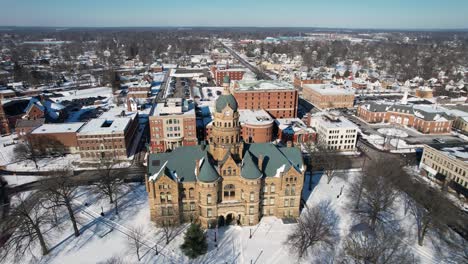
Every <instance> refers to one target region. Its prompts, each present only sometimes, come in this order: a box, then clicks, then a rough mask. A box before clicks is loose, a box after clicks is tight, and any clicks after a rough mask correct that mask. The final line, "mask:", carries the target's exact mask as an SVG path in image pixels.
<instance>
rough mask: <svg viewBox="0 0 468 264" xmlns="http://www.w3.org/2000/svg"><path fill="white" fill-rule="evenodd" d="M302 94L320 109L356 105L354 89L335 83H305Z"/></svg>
mask: <svg viewBox="0 0 468 264" xmlns="http://www.w3.org/2000/svg"><path fill="white" fill-rule="evenodd" d="M302 96H303V97H304V99H305V100H308V101H309V102H311V103H312V104H313V105H314V106H316V107H318V108H320V109H333V108H352V107H353V106H354V90H352V89H345V88H340V87H337V86H334V85H327V84H305V85H304V86H303V90H302Z"/></svg>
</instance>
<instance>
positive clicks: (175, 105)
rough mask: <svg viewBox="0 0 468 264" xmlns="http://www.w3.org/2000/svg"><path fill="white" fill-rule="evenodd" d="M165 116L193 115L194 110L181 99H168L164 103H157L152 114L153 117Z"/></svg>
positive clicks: (191, 105)
mask: <svg viewBox="0 0 468 264" xmlns="http://www.w3.org/2000/svg"><path fill="white" fill-rule="evenodd" d="M167 115H195V108H194V106H193V104H191V103H189V102H188V101H187V100H184V99H182V98H168V99H166V101H165V102H161V103H158V104H157V105H156V107H155V109H154V113H153V116H167Z"/></svg>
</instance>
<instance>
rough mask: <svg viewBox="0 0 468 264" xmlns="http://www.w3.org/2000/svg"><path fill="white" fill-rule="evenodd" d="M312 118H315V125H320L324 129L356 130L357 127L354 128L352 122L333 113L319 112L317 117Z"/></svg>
mask: <svg viewBox="0 0 468 264" xmlns="http://www.w3.org/2000/svg"><path fill="white" fill-rule="evenodd" d="M312 118H317V124H320V125H321V126H322V127H326V128H349V129H353V128H354V129H356V130H357V129H358V126H356V125H355V124H354V123H353V122H351V121H349V120H348V119H346V118H344V117H343V116H338V115H336V114H334V113H329V112H321V113H319V114H317V115H314V116H313V117H312Z"/></svg>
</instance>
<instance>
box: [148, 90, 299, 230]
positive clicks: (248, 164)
mask: <svg viewBox="0 0 468 264" xmlns="http://www.w3.org/2000/svg"><path fill="white" fill-rule="evenodd" d="M240 130H241V129H240V122H239V113H238V104H237V102H236V99H235V98H234V96H232V95H231V94H230V93H229V90H228V88H227V87H226V89H225V91H224V93H223V95H221V96H219V97H218V99H217V101H216V106H215V113H214V121H213V128H212V132H211V135H210V139H209V145H208V146H204V145H202V146H183V147H179V148H177V149H175V150H174V151H172V152H168V153H158V154H151V155H150V156H149V159H148V174H147V175H146V189H147V192H148V198H149V206H150V217H151V220H152V221H154V222H156V224H158V225H163V224H168V223H180V222H184V221H192V220H193V221H196V222H199V223H200V224H201V225H202V226H203V227H205V228H213V227H215V226H217V225H220V226H222V225H227V224H239V225H255V224H258V222H259V220H260V218H261V217H262V216H276V217H279V218H287V217H298V216H299V208H300V199H301V193H302V187H303V181H304V173H305V170H306V167H305V165H304V163H303V160H302V155H301V152H300V150H299V149H297V148H293V147H278V146H276V145H273V144H271V143H262V144H258V143H253V144H246V143H244V142H242V141H240Z"/></svg>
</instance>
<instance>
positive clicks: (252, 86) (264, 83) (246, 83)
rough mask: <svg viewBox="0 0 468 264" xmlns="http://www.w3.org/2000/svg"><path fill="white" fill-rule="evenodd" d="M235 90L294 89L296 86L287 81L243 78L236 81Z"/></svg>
mask: <svg viewBox="0 0 468 264" xmlns="http://www.w3.org/2000/svg"><path fill="white" fill-rule="evenodd" d="M234 87H235V90H239V91H258V90H294V89H295V88H294V86H293V85H292V84H289V83H287V82H282V81H270V80H260V81H251V80H242V81H235V82H234Z"/></svg>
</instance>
